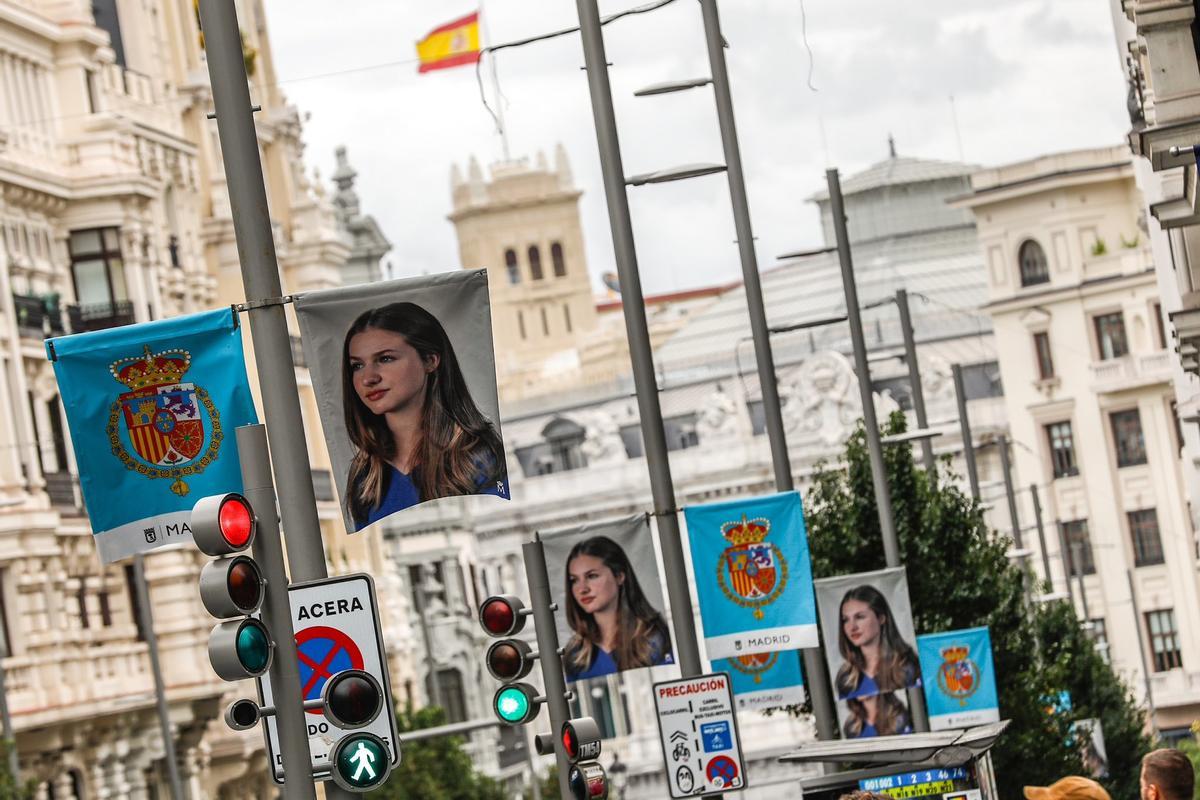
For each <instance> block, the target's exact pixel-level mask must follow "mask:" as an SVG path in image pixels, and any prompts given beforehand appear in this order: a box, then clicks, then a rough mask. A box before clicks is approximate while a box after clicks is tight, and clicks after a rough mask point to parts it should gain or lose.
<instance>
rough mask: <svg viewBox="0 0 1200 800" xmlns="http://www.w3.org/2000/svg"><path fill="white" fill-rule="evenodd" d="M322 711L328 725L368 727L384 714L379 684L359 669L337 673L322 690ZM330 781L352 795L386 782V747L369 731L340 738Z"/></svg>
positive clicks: (371, 676) (334, 749)
mask: <svg viewBox="0 0 1200 800" xmlns="http://www.w3.org/2000/svg"><path fill="white" fill-rule="evenodd" d="M321 700H322V701H323V702H322V711H323V712H324V714H325V719H327V720H329V722H330V724H332V725H334V726H336V727H338V728H342V729H344V730H355V729H357V728H362V727H363V726H365V725H370V724H371V723H372V722H374V721H375V718H376V717H378V716H379V714H380V712H381V711H383V708H384V702H385V696H384V691H383V687H382V686H380V684H379V681H377V680H376V679H375V677H374V676H373V675H371V674H370V673H368V672H364V671H363V670H360V669H347V670H343V671H341V672H338V673H336V674H335V675H334V676H333V677H332V678H330V679H329V680H327V681H326V682H325V688H324V689H322V690H321ZM330 766H331V769H330V773H331V776H332V778H333V782H334V783H336V784H337V785H338V786H341V787H342V788H343V789H346V790H347V791H351V792H365V791H368V790H370V789H374V788H375V787H377V786H379V785H380V784H382V783H383V782H384V781H386V780H387V779H388V774H389V773H390V772H391V769H392V766H391V761H390V756H389V754H388V748H387V744H386V743H385V742H384V741H383V739H381V738H379V737H378V736H376V735H375V734H373V733H370V732H369V731H358V730H356V731H355V732H354V733H351V734H350V735H348V736H343V737H342V738H341V739H339V740H338V742H337V744H335V745H334V747H333V751H332V752H331V753H330Z"/></svg>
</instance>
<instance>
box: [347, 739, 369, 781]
mask: <svg viewBox="0 0 1200 800" xmlns="http://www.w3.org/2000/svg"><path fill="white" fill-rule="evenodd" d="M374 760H375V754H374V753H372V752H371V751H370V750H368V749H367V743H366V742H359V743H358V749H357V750H355V751H354V755H352V756H350V763H351V764H358V769H356V770H354V777H352V778H351V779H350V780H352V781H356V780H358V776H359V775H362V771H363V770H364V769H365V770H366V771H367V779H368V780H370V779H371V778H374V777H375V770H373V769H371V764H370V762H372V761H374Z"/></svg>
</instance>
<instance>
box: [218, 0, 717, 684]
mask: <svg viewBox="0 0 1200 800" xmlns="http://www.w3.org/2000/svg"><path fill="white" fill-rule="evenodd" d="M214 1H215V0H210V2H214ZM576 7H577V9H578V13H579V31H580V35H581V38H582V40H583V55H584V63H585V64H586V69H587V76H588V90H589V92H590V93H591V99H592V114H593V116H594V117H595V123H596V142H597V145H598V146H599V149H600V167H601V172H602V173H603V176H604V194H605V197H606V199H607V201H608V221H609V226H610V227H611V229H612V237H613V253H614V256H615V257H616V262H617V275H618V278H619V279H620V282H621V310H622V311H623V313H624V315H625V332H626V335H627V336H628V338H629V357H630V361H631V362H632V365H633V383H634V388H635V391H636V392H637V402H638V413H639V416H640V418H641V429H642V442H643V443H644V445H645V450H646V466H647V469H648V470H649V472H650V492H651V494H652V495H653V498H654V515H655V517H656V518H657V519H658V536H659V542H660V543H661V545H662V557H663V569H664V570H665V571H666V579H667V596H668V597H669V598H670V603H671V623H672V627H673V628H674V629H675V645H676V649H677V650H678V653H677V655H678V658H679V669H680V673H681V674H682V676H683V677H685V678H691V677H694V676H696V675H699V674H701V672H702V668H701V664H700V646H699V644H698V642H697V639H696V621H695V618H694V616H693V610H692V593H691V589H690V587H689V586H688V577H687V566H686V563H685V561H684V557H683V538H682V536H681V535H680V532H679V517H678V514H679V510H678V509H677V508H676V507H675V487H674V485H673V483H672V481H671V466H670V463H669V462H668V460H667V438H666V434H665V433H664V431H663V421H662V408H661V406H660V405H659V400H658V382H657V378H656V376H655V373H654V355H653V353H652V351H651V348H650V334H649V331H648V329H647V326H646V303H645V300H644V298H643V297H642V282H641V277H640V276H639V274H638V263H637V250H636V248H635V247H634V242H633V225H632V223H631V221H630V218H629V198H628V196H627V195H626V193H625V170H624V166H623V165H622V163H621V146H620V141H619V139H618V137H617V120H616V115H615V113H614V111H613V104H612V87H611V86H610V85H609V81H608V61H607V60H606V56H605V52H604V36H603V32H602V29H601V27H600V11H599V8H598V6H597V0H576Z"/></svg>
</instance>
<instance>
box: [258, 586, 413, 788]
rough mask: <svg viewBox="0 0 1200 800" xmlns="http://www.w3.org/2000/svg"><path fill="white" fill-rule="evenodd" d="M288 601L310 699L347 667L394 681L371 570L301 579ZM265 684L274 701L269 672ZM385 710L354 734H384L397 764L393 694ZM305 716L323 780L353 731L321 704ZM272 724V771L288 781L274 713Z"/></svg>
mask: <svg viewBox="0 0 1200 800" xmlns="http://www.w3.org/2000/svg"><path fill="white" fill-rule="evenodd" d="M288 602H289V604H290V605H291V607H292V627H293V630H294V631H295V633H296V655H297V658H298V660H299V662H300V663H299V668H300V685H301V687H302V688H303V690H304V699H305V700H313V699H319V698H320V697H321V690H322V689H324V688H325V682H326V681H328V680H329V679H330V678H331V677H333V676H334V675H335V674H337V673H338V672H341V671H342V670H347V669H361V670H364V671H365V672H368V673H370V674H371V675H372V676H374V677H375V679H376V680H377V681H379V685H380V686H384V687H386V686H389V685H390V684H389V682H388V675H387V657H386V655H385V653H384V649H383V636H382V635H381V633H380V631H379V608H378V604H377V603H376V601H375V584H374V582H373V581H372V580H371V576H370V575H344V576H339V577H336V578H327V579H325V580H320V581H313V582H311V583H301V584H295V585H293V586H291V587H289V588H288ZM259 687H260V692H261V696H262V702H263V705H264V706H271V705H274V697H273V695H272V692H271V681H270V679H269V676H268V675H263V676H262V677H261V678H260V679H259ZM384 712H385V713H381V714H380V715H379V716H378V717H377V718H376V719H375V721H374V722H372V723H371V724H369V725H367V726H365V727H363V728H359V729H357V730H355V731H354V733H359V732H362V731H365V732H367V733H373V734H375V735H376V736H378V737H379V738H380V739H382V740H383V742H384V744H386V745H387V747H388V756H389V758H390V760H391V764H392V766H393V767H395V766H397V765H398V764H399V763H400V757H399V749H398V748H397V747H396V741H397V733H396V712H395V709H394V708H393V707H392V703H391V698H390V697H389V698H387V699H386V700H385V703H384ZM305 717H306V718H307V720H308V749H309V752H310V753H311V754H312V764H313V770H314V774H315V775H316V777H317V778H319V779H325V778H328V777H330V776H329V763H330V759H331V754H332V752H333V749H334V747H335V746H336V745H337V743H338V741H339V740H341V739H342V738H343V737H345V736H347V735H349V732H348V731H343V730H341V729H340V728H337V727H335V726H333V725H331V724H330V723H329V721H328V720H326V719H325V716H324V715H323V714H322V713H321V710H320V709H312V710H310V711H309V712H308V713H306V714H305ZM266 729H267V734H266V735H267V753H268V754H269V757H270V759H271V765H272V770H271V776H272V777H273V778H274V779H275V781H276V783H282V782H283V758H282V755H281V751H280V748H279V728H278V726H277V723H276V720H275V717H274V716H271V717H268V718H267V726H266Z"/></svg>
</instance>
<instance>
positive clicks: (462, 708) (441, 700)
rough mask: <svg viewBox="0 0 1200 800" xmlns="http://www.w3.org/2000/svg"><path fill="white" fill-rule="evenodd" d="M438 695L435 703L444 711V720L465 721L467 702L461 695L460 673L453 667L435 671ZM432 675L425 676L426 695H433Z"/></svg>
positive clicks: (448, 721)
mask: <svg viewBox="0 0 1200 800" xmlns="http://www.w3.org/2000/svg"><path fill="white" fill-rule="evenodd" d="M437 676H438V690H439V691H440V696H439V697H438V698H437V699H436V700H435V703H436V704H437V705H439V706H441V707H442V708H443V709H445V711H446V722H447V723H451V722H466V721H467V703H466V699H465V697H464V695H463V681H462V673H461V672H459V671H458V670H456V669H454V668H453V667H446V668H444V669H439V670H438V671H437ZM432 678H433V676H432V675H427V676H426V677H425V689H426V692H427V693H426V697H433V680H432Z"/></svg>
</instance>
